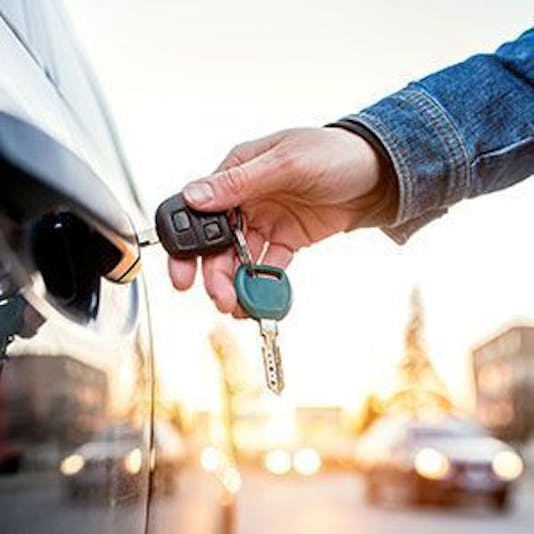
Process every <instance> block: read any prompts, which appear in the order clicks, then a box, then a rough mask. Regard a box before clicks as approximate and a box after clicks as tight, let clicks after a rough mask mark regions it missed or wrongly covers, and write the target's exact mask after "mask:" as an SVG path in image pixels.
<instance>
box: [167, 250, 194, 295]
mask: <svg viewBox="0 0 534 534" xmlns="http://www.w3.org/2000/svg"><path fill="white" fill-rule="evenodd" d="M168 269H169V275H170V277H171V281H172V285H173V286H174V287H175V288H176V289H178V290H180V291H184V290H186V289H189V288H190V287H191V286H192V285H193V282H194V281H195V274H196V271H197V260H196V258H193V259H191V260H178V259H176V258H173V257H169V260H168Z"/></svg>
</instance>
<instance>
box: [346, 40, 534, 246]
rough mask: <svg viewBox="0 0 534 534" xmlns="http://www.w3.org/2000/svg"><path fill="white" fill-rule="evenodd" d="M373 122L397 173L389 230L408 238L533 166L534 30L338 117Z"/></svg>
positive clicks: (524, 174) (527, 172)
mask: <svg viewBox="0 0 534 534" xmlns="http://www.w3.org/2000/svg"><path fill="white" fill-rule="evenodd" d="M351 122H352V123H355V124H359V125H363V126H364V127H366V128H368V129H369V130H370V131H371V132H372V133H373V134H374V135H375V136H376V137H377V138H378V139H379V140H380V141H381V143H382V144H383V146H384V149H385V150H386V151H387V154H388V155H389V158H390V161H391V164H392V166H393V169H394V175H395V176H396V179H397V184H396V185H397V187H398V205H397V207H396V214H395V216H394V217H393V220H388V221H384V230H385V231H386V232H387V233H388V234H390V235H391V236H392V237H393V238H394V239H395V240H397V241H398V242H401V243H402V242H404V241H406V239H408V237H409V236H410V235H411V234H412V233H413V232H415V231H416V230H417V229H419V228H420V227H422V226H423V225H425V224H426V223H428V222H429V221H431V220H432V219H435V218H436V217H438V216H440V215H442V214H443V213H445V212H446V211H447V208H448V207H449V206H451V205H453V204H455V203H456V202H458V201H460V200H462V199H463V198H468V197H474V196H477V195H480V194H483V193H488V192H491V191H495V190H498V189H502V188H504V187H507V186H509V185H512V184H513V183H516V182H518V181H520V180H522V179H524V178H526V177H527V176H529V175H530V174H532V173H533V172H534V30H530V31H529V32H527V33H525V34H523V35H522V36H521V37H520V38H519V39H518V40H516V41H514V42H512V43H507V44H505V45H503V46H501V47H500V48H499V49H498V50H497V52H496V53H495V54H492V55H477V56H473V57H472V58H470V59H468V60H467V61H465V62H463V63H460V64H458V65H454V66H452V67H449V68H447V69H445V70H442V71H440V72H437V73H435V74H432V75H431V76H428V77H427V78H424V79H422V80H420V81H418V82H414V83H411V84H410V85H408V87H406V88H405V89H403V90H401V91H399V92H397V93H395V94H393V95H391V96H389V97H386V98H385V99H383V100H381V101H379V102H378V103H376V104H375V105H373V106H371V107H369V108H367V109H364V110H363V111H361V112H360V113H357V114H355V115H349V116H348V117H345V118H344V119H343V120H342V121H340V125H343V124H344V125H345V127H346V126H347V123H351Z"/></svg>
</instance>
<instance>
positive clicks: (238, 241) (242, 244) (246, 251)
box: [232, 206, 254, 269]
mask: <svg viewBox="0 0 534 534" xmlns="http://www.w3.org/2000/svg"><path fill="white" fill-rule="evenodd" d="M234 214H235V217H236V225H235V226H234V227H233V228H232V230H233V233H234V241H235V246H236V251H237V256H238V258H239V261H240V262H241V264H242V265H245V266H246V267H247V268H249V269H250V268H251V267H252V265H254V258H253V257H252V253H251V252H250V248H249V246H248V243H247V239H246V237H245V233H244V232H243V227H244V221H243V212H242V211H241V208H240V207H239V206H237V207H236V208H235V209H234Z"/></svg>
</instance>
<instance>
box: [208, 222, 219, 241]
mask: <svg viewBox="0 0 534 534" xmlns="http://www.w3.org/2000/svg"><path fill="white" fill-rule="evenodd" d="M204 235H205V236H206V239H207V240H208V241H215V240H216V239H219V237H221V235H222V232H221V227H220V226H219V223H218V222H217V221H214V222H211V223H208V224H206V226H204Z"/></svg>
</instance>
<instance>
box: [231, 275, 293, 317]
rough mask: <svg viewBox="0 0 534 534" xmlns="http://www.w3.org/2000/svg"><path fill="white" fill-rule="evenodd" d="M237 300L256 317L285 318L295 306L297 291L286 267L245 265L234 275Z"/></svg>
mask: <svg viewBox="0 0 534 534" xmlns="http://www.w3.org/2000/svg"><path fill="white" fill-rule="evenodd" d="M234 286H235V290H236V293H237V299H238V301H239V304H241V306H242V307H243V309H244V310H245V311H246V312H247V313H248V314H249V315H250V316H251V317H252V318H254V319H257V320H260V319H274V320H275V321H280V320H282V319H283V318H284V317H285V316H286V315H287V314H288V312H289V310H290V309H291V304H292V303H293V292H292V290H291V284H290V283H289V278H288V277H287V274H286V273H285V271H284V270H283V269H279V268H278V267H273V266H271V265H250V266H249V265H241V266H240V267H239V269H238V270H237V272H236V274H235V278H234Z"/></svg>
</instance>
